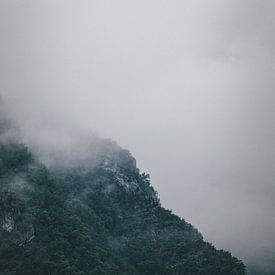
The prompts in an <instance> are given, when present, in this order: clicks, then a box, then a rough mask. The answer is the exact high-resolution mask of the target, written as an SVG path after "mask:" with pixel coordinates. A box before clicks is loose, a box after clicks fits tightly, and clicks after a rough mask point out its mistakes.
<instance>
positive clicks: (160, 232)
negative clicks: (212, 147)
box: [0, 127, 245, 275]
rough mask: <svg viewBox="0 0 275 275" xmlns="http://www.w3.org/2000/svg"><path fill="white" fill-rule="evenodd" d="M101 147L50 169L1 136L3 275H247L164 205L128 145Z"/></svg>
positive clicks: (0, 267) (0, 264)
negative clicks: (84, 158)
mask: <svg viewBox="0 0 275 275" xmlns="http://www.w3.org/2000/svg"><path fill="white" fill-rule="evenodd" d="M2 131H3V127H2ZM97 149H98V150H97V151H96V153H95V150H92V149H91V158H90V159H89V157H88V158H87V159H86V160H85V162H80V163H78V164H77V163H74V165H73V166H68V167H66V165H64V166H62V165H61V166H58V165H57V166H55V167H52V168H49V167H46V166H45V165H43V164H42V163H41V162H40V161H39V160H38V158H37V157H36V156H35V154H32V153H31V152H30V150H29V149H28V148H27V147H26V146H25V145H23V144H20V143H19V142H15V141H7V140H4V139H2V140H1V142H0V274H2V275H23V274H30V275H31V274H33V275H39V274H41V275H42V274H43V275H44V274H45V275H46V274H51V275H53V274H76V275H84V274H108V275H109V274H121V275H123V274H125V275H126V274H127V275H134V274H148V275H153V274H156V275H157V274H163V275H168V274H201V275H207V274H209V275H215V274H217V275H218V274H220V275H230V274H235V275H241V274H245V267H244V265H243V263H242V262H241V261H240V260H238V259H237V258H234V257H232V256H231V254H230V253H229V252H226V251H223V250H217V249H216V248H215V247H214V246H213V245H211V244H210V243H208V242H205V241H204V240H203V237H202V235H201V234H200V233H199V232H198V231H197V230H196V229H195V228H194V227H193V226H192V225H190V224H189V223H187V222H186V221H185V220H183V219H180V218H179V217H177V216H176V215H174V214H173V213H171V211H169V210H166V209H164V208H163V207H162V206H161V204H160V201H159V198H158V195H157V193H156V191H155V190H154V189H153V188H152V186H151V184H150V178H149V176H148V175H146V174H144V173H140V171H139V169H137V168H136V164H135V159H134V158H133V157H132V156H131V154H130V153H129V152H128V151H127V150H124V149H121V148H120V147H119V146H117V145H116V144H115V143H114V142H112V141H110V140H99V141H97ZM95 160H96V161H95Z"/></svg>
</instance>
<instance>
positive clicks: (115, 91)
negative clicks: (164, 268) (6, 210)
mask: <svg viewBox="0 0 275 275" xmlns="http://www.w3.org/2000/svg"><path fill="white" fill-rule="evenodd" d="M274 18H275V2H274V1H272V0H265V1H260V0H259V1H256V0H250V1H248V0H242V1H235V0H233V1H232V0H230V1H229V0H222V1H221V0H219V1H218V0H207V1H205V0H197V1H177V0H174V1H156V0H151V1H143V0H142V1H135V2H134V1H126V0H118V1H87V0H82V1H73V0H66V1H65V0H58V1H57V0H55V1H53V0H48V1H42V0H25V1H19V0H0V35H1V43H0V60H1V63H0V94H1V96H2V97H3V99H4V101H5V106H6V107H5V108H6V113H7V114H8V116H9V117H11V118H12V120H13V121H14V122H15V123H16V124H17V126H18V127H19V128H20V133H21V138H22V140H23V141H24V142H25V143H26V144H28V145H29V146H31V147H35V148H40V152H45V151H56V150H63V151H64V150H68V148H71V147H73V150H76V151H77V149H79V150H80V151H79V152H83V153H85V150H83V148H85V146H84V145H85V144H86V142H87V141H88V140H89V138H90V137H92V136H93V135H94V133H98V134H99V135H100V136H102V137H110V138H112V139H114V140H115V141H117V142H118V144H119V145H120V146H122V147H124V148H127V149H129V150H130V151H131V152H132V154H133V155H134V157H135V158H136V159H137V163H138V167H139V168H140V169H141V170H142V171H145V172H147V173H149V174H150V175H151V178H152V183H153V186H154V187H155V189H156V190H157V191H158V193H159V194H160V199H161V202H162V204H163V205H164V206H165V207H167V208H169V209H172V210H173V212H175V213H176V214H178V215H180V216H181V217H184V218H185V219H186V220H187V221H188V222H190V223H192V224H194V225H195V226H196V227H197V228H198V229H199V230H200V231H201V232H202V233H203V235H204V237H205V239H206V240H208V241H211V242H212V243H214V244H215V245H216V246H217V247H218V248H223V249H226V250H230V251H231V252H232V253H233V255H235V256H238V257H240V258H241V259H243V260H244V262H245V264H247V265H248V266H249V267H250V266H252V265H253V266H255V268H256V270H258V272H259V273H260V272H261V273H260V274H263V273H264V272H267V273H268V272H269V273H271V272H275V265H274V262H275V232H274V228H275V218H274V211H275V204H274V201H275V187H274V186H275V185H274V181H275V124H274V117H275V93H274V88H275V78H274V74H275V59H274V57H275V38H274V33H275V22H274ZM83 146H84V147H83ZM62 148H63V149H62ZM81 148H82V149H81Z"/></svg>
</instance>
